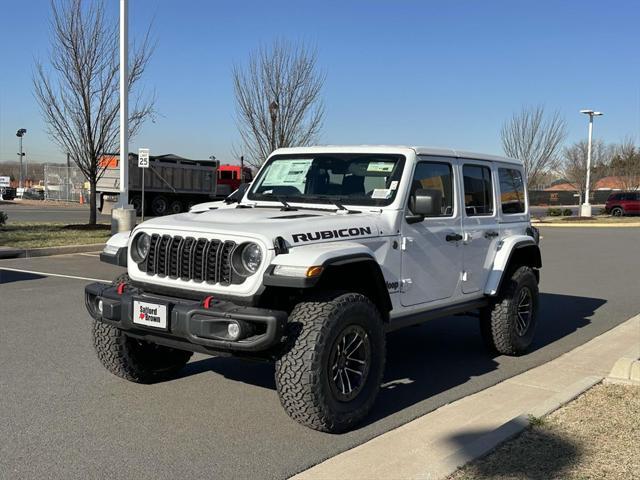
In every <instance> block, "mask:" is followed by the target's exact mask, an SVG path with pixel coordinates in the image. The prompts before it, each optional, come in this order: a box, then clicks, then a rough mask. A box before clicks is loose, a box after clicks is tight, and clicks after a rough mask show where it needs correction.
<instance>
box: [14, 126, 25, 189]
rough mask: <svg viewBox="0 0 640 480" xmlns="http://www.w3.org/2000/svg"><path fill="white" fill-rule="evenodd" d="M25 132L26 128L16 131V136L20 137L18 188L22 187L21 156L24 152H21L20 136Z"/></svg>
mask: <svg viewBox="0 0 640 480" xmlns="http://www.w3.org/2000/svg"><path fill="white" fill-rule="evenodd" d="M25 133H27V129H26V128H21V129H19V130H18V131H17V132H16V137H18V138H19V139H20V153H18V156H19V157H20V180H19V181H18V187H19V188H22V157H24V153H23V152H22V137H24V135H25Z"/></svg>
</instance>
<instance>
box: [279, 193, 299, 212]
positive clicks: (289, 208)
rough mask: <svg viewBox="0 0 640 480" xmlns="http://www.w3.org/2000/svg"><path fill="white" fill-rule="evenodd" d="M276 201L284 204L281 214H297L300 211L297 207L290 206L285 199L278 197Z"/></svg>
mask: <svg viewBox="0 0 640 480" xmlns="http://www.w3.org/2000/svg"><path fill="white" fill-rule="evenodd" d="M276 200H278V201H279V202H280V203H281V204H282V208H281V209H280V211H281V212H295V211H297V210H298V209H297V208H296V207H292V206H291V205H289V204H288V203H287V201H286V200H285V199H284V198H283V197H280V196H276Z"/></svg>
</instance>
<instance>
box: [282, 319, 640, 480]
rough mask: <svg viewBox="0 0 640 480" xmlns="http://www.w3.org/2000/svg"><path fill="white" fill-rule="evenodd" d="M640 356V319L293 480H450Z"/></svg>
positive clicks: (348, 452)
mask: <svg viewBox="0 0 640 480" xmlns="http://www.w3.org/2000/svg"><path fill="white" fill-rule="evenodd" d="M623 356H632V357H634V358H638V356H640V315H636V316H635V317H633V318H631V319H629V320H627V321H626V322H625V323H623V324H621V325H619V326H617V327H615V328H614V329H612V330H610V331H608V332H606V333H604V334H602V335H600V336H599V337H596V338H594V339H593V340H591V341H589V342H588V343H586V344H584V345H581V346H580V347H578V348H576V349H574V350H572V351H570V352H568V353H565V354H564V355H562V356H560V357H558V358H556V359H555V360H552V361H550V362H548V363H546V364H544V365H541V366H539V367H536V368H533V369H531V370H529V371H527V372H525V373H523V374H520V375H517V376H515V377H513V378H510V379H508V380H506V381H504V382H502V383H499V384H498V385H495V386H493V387H490V388H487V389H486V390H483V391H481V392H478V393H476V394H473V395H470V396H468V397H465V398H463V399H460V400H458V401H456V402H454V403H451V404H449V405H445V406H443V407H441V408H439V409H437V410H435V411H433V412H431V413H429V414H427V415H425V416H423V417H421V418H419V419H416V420H414V421H412V422H410V423H408V424H406V425H403V426H401V427H399V428H397V429H395V430H392V431H390V432H387V433H385V434H383V435H381V436H379V437H376V438H374V439H373V440H370V441H369V442H367V443H365V444H363V445H360V446H358V447H355V448H353V449H351V450H348V451H346V452H343V453H341V454H340V455H337V456H335V457H333V458H330V459H328V460H326V461H325V462H323V463H321V464H319V465H316V466H315V467H312V468H310V469H309V470H306V471H304V472H302V473H300V474H298V475H296V476H294V477H292V478H293V479H294V480H316V479H323V480H324V479H333V478H349V479H363V480H364V479H367V480H369V479H374V478H388V479H425V480H426V479H428V480H435V479H439V478H444V477H446V476H448V475H450V474H451V473H453V472H454V471H455V470H456V469H457V468H458V467H460V466H462V465H464V464H466V463H467V462H469V461H471V460H473V459H474V458H477V457H479V456H481V455H483V454H485V453H487V452H489V451H491V450H492V449H493V448H494V447H495V446H496V445H498V444H499V443H501V442H503V441H505V440H507V439H509V438H511V437H512V436H514V435H516V434H517V433H519V432H520V431H522V430H523V429H524V428H526V427H527V426H528V415H533V416H535V417H541V416H544V415H546V414H547V413H549V412H551V411H553V410H555V409H557V408H558V407H560V406H561V405H563V404H565V403H566V402H568V401H570V400H572V399H573V398H575V397H576V396H577V395H579V394H580V393H582V392H584V391H585V390H586V389H588V388H590V387H591V386H593V385H594V384H596V383H598V382H599V381H600V380H602V379H603V378H604V377H605V376H607V375H608V373H609V372H610V371H611V367H612V366H613V365H614V363H615V362H616V361H617V360H618V359H619V358H620V357H623Z"/></svg>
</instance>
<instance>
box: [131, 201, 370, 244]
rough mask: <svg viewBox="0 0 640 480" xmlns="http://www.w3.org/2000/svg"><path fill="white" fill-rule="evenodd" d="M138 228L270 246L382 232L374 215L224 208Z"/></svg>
mask: <svg viewBox="0 0 640 480" xmlns="http://www.w3.org/2000/svg"><path fill="white" fill-rule="evenodd" d="M138 228H141V229H154V230H164V231H179V232H182V234H183V235H184V234H186V233H188V232H193V233H203V234H213V235H215V234H220V235H221V236H224V237H233V236H239V237H254V238H255V237H262V239H263V241H264V242H265V243H266V244H267V245H273V240H274V239H275V238H276V237H282V238H284V239H285V241H286V242H287V244H288V245H289V246H290V247H295V246H299V245H305V244H309V243H318V242H328V241H339V240H348V239H350V240H354V239H356V238H366V237H377V236H379V235H380V234H381V233H382V229H381V219H380V215H379V214H377V213H371V212H363V213H336V212H335V211H332V210H307V209H299V210H295V211H281V210H280V208H277V207H276V208H260V207H256V208H223V209H216V210H207V211H202V212H197V213H196V212H189V213H180V214H177V215H169V216H165V217H158V218H154V219H152V220H149V221H146V222H144V223H143V224H141V225H140V226H139V227H138Z"/></svg>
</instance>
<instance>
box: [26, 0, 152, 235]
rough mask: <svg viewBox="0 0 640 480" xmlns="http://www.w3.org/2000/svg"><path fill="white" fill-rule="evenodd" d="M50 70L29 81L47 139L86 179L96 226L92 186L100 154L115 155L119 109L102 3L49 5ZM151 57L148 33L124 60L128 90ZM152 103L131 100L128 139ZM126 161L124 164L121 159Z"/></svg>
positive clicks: (112, 43) (109, 24) (110, 33)
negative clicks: (67, 157)
mask: <svg viewBox="0 0 640 480" xmlns="http://www.w3.org/2000/svg"><path fill="white" fill-rule="evenodd" d="M51 10H52V19H51V52H50V55H49V61H50V65H49V68H45V66H44V65H43V64H42V63H40V62H37V63H36V71H35V74H34V78H33V85H34V92H35V97H36V99H37V101H38V103H39V105H40V109H41V111H42V115H43V117H44V120H45V122H46V124H47V130H48V133H49V136H50V137H51V139H52V140H53V141H54V142H55V143H57V144H58V146H59V147H60V148H61V149H62V151H63V152H65V153H69V155H70V157H71V159H72V160H73V161H74V162H75V164H76V165H78V167H79V168H80V170H81V171H82V173H83V174H84V175H85V176H86V177H87V180H88V181H89V185H90V188H91V193H90V202H89V204H90V214H89V224H91V225H95V223H96V184H97V182H98V179H99V178H100V177H101V175H102V173H103V172H104V167H102V166H100V162H99V159H100V157H101V155H102V154H104V153H108V152H114V151H118V135H119V126H118V115H119V110H120V97H119V76H118V72H119V68H120V61H119V56H118V46H119V33H118V23H117V22H114V21H110V20H108V19H107V18H106V16H105V4H104V2H103V1H94V0H88V1H85V0H52V2H51ZM151 53H152V48H151V46H150V45H149V32H148V31H147V34H146V36H145V37H144V40H143V42H142V43H141V44H140V46H139V47H138V48H134V52H133V55H132V56H131V58H130V59H129V85H128V88H129V91H130V92H131V91H132V90H133V87H134V85H136V84H137V83H138V81H139V80H140V78H141V76H142V74H143V72H144V70H145V67H146V65H147V63H148V61H149V58H150V56H151ZM154 103H155V101H154V99H153V98H147V99H143V98H142V97H141V96H140V95H138V96H135V97H134V101H133V105H131V107H130V110H129V112H130V118H129V135H131V136H133V135H135V134H136V132H137V131H138V130H139V128H140V126H141V125H142V123H143V121H144V120H145V119H147V118H148V117H150V116H152V115H153V113H154V110H153V106H154ZM123 161H126V159H123Z"/></svg>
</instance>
